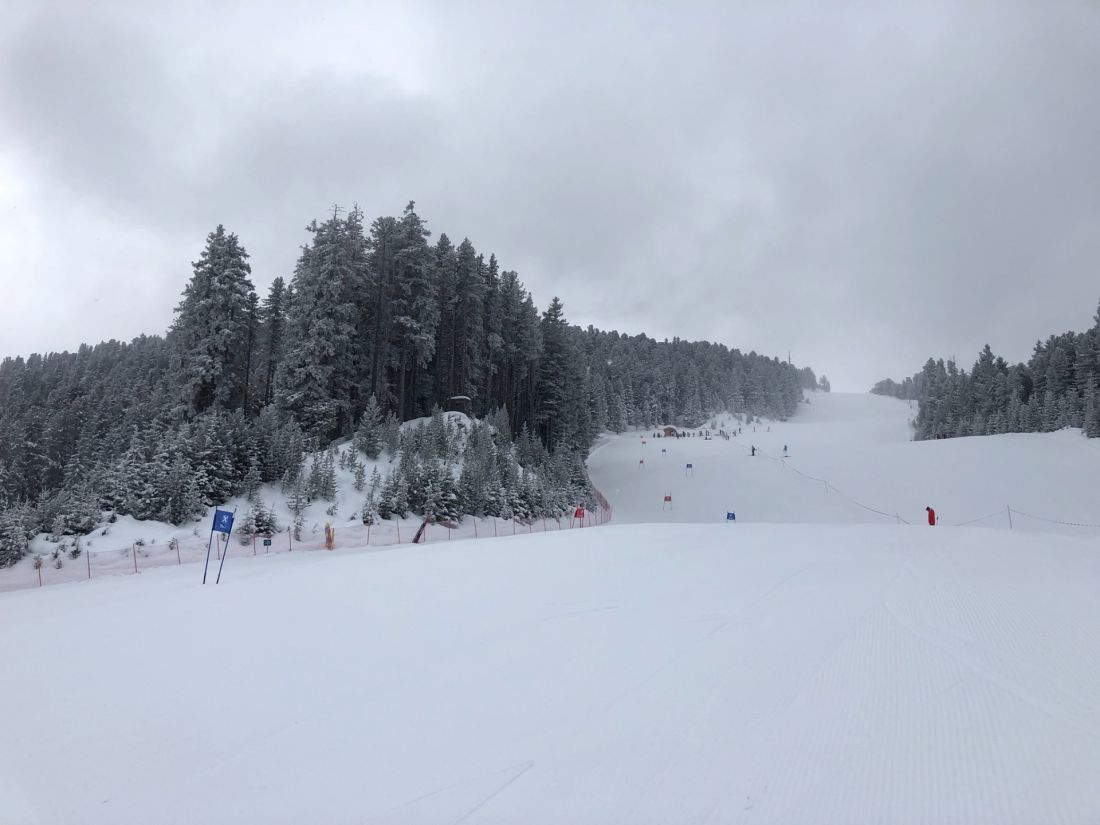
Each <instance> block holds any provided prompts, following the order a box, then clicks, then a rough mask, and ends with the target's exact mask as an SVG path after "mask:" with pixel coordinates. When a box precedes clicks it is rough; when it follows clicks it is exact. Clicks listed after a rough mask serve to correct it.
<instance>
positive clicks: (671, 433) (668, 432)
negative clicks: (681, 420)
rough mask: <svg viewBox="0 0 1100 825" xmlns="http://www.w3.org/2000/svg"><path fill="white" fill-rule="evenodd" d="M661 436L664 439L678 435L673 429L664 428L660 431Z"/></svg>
mask: <svg viewBox="0 0 1100 825" xmlns="http://www.w3.org/2000/svg"><path fill="white" fill-rule="evenodd" d="M661 435H663V436H664V437H665V438H675V437H676V436H677V435H679V433H677V432H676V428H675V427H665V428H664V429H663V430H661Z"/></svg>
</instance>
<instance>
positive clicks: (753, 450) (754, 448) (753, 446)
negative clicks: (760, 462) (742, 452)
mask: <svg viewBox="0 0 1100 825" xmlns="http://www.w3.org/2000/svg"><path fill="white" fill-rule="evenodd" d="M752 455H753V456H754V457H755V456H756V445H755V444H753V445H752Z"/></svg>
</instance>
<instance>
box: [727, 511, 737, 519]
mask: <svg viewBox="0 0 1100 825" xmlns="http://www.w3.org/2000/svg"><path fill="white" fill-rule="evenodd" d="M726 521H737V514H736V513H732V512H731V513H726Z"/></svg>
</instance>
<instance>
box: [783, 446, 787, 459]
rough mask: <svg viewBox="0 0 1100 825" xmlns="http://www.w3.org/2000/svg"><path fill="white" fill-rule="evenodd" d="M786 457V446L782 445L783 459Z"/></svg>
mask: <svg viewBox="0 0 1100 825" xmlns="http://www.w3.org/2000/svg"><path fill="white" fill-rule="evenodd" d="M786 457H787V445H786V444H784V445H783V458H786Z"/></svg>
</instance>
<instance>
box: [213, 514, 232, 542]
mask: <svg viewBox="0 0 1100 825" xmlns="http://www.w3.org/2000/svg"><path fill="white" fill-rule="evenodd" d="M213 530H214V532H215V533H225V534H226V535H227V536H228V535H229V534H230V533H232V532H233V514H232V513H231V512H229V511H228V510H215V511H214V527H213Z"/></svg>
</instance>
